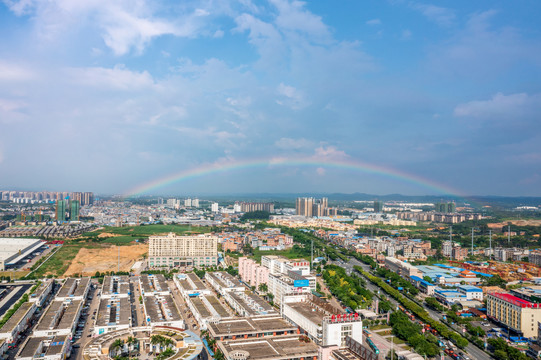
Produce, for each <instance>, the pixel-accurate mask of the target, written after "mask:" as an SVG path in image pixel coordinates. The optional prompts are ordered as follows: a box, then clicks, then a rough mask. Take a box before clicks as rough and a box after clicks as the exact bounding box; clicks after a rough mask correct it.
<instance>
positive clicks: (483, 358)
mask: <svg viewBox="0 0 541 360" xmlns="http://www.w3.org/2000/svg"><path fill="white" fill-rule="evenodd" d="M332 263H333V264H335V265H338V266H340V267H343V268H344V269H346V273H347V274H348V275H351V274H352V272H353V271H355V269H354V268H353V267H354V266H360V267H361V268H362V269H363V270H364V271H366V272H370V270H371V268H370V265H367V264H365V263H362V262H360V261H359V260H357V259H355V258H352V257H350V258H349V261H348V262H347V263H344V262H338V261H335V262H332ZM366 288H367V289H368V290H370V291H372V292H373V293H374V294H376V295H377V294H378V291H379V292H380V293H383V290H380V289H379V288H378V287H377V286H376V285H374V284H373V283H372V282H370V280H368V279H366ZM386 297H387V300H388V301H389V302H391V304H392V305H393V307H394V308H395V309H396V308H398V302H397V301H396V300H395V299H394V298H393V297H391V296H390V295H389V296H386ZM423 308H424V309H425V310H426V311H427V312H428V313H429V315H430V316H431V317H432V318H434V319H437V320H439V321H440V322H442V317H443V315H441V314H440V313H438V312H436V311H434V310H432V309H429V308H427V307H426V306H423ZM443 324H444V325H447V324H445V323H443ZM447 326H448V327H449V325H447ZM451 329H452V330H454V331H457V332H458V333H461V329H460V328H451ZM464 351H465V352H466V353H467V354H468V356H470V357H471V358H472V359H473V360H490V359H492V357H491V356H490V355H488V354H487V353H486V352H484V351H483V350H481V349H479V348H478V347H477V346H475V345H473V344H472V343H469V344H468V346H466V348H465V349H464Z"/></svg>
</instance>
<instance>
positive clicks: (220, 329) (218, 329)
mask: <svg viewBox="0 0 541 360" xmlns="http://www.w3.org/2000/svg"><path fill="white" fill-rule="evenodd" d="M208 330H209V334H210V335H211V336H212V337H213V338H214V339H217V340H224V339H233V340H235V339H236V338H239V337H245V338H250V337H262V336H267V335H268V334H271V335H272V336H278V335H287V334H298V333H299V332H298V330H297V327H296V326H293V325H291V324H289V323H288V322H287V321H285V320H284V319H282V317H281V316H258V317H249V318H238V319H231V320H224V321H220V322H219V323H217V324H209V325H208ZM297 336H298V335H297Z"/></svg>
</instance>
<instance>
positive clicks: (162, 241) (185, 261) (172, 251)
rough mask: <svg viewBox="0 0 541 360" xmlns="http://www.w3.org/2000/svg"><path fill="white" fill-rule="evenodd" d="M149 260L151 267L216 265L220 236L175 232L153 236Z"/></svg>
mask: <svg viewBox="0 0 541 360" xmlns="http://www.w3.org/2000/svg"><path fill="white" fill-rule="evenodd" d="M148 261H149V265H150V267H186V266H197V267H201V266H215V265H217V264H218V237H216V236H211V235H207V234H205V235H196V236H179V235H176V234H174V233H169V234H167V235H156V236H151V237H149V239H148Z"/></svg>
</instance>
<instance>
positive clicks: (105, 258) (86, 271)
mask: <svg viewBox="0 0 541 360" xmlns="http://www.w3.org/2000/svg"><path fill="white" fill-rule="evenodd" d="M147 252H148V246H146V245H132V246H120V247H119V246H108V247H101V248H97V249H87V248H82V249H81V250H79V252H78V253H77V256H75V258H74V259H73V261H72V262H71V264H70V266H69V267H68V270H67V271H66V273H65V274H64V275H65V276H72V275H74V274H80V275H81V276H88V275H94V274H95V273H96V271H99V272H109V271H130V269H131V268H132V266H133V265H134V264H135V262H136V261H137V260H140V259H142V258H143V257H144V256H145V255H146V253H147Z"/></svg>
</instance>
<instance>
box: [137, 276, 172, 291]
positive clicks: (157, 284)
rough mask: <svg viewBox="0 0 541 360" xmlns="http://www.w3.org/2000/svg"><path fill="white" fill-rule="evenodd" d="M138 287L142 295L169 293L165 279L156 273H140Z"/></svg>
mask: <svg viewBox="0 0 541 360" xmlns="http://www.w3.org/2000/svg"><path fill="white" fill-rule="evenodd" d="M139 288H140V290H141V294H143V295H144V296H154V295H169V294H170V291H169V286H168V285H167V282H166V281H165V276H163V275H162V274H157V275H141V276H140V277H139Z"/></svg>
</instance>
